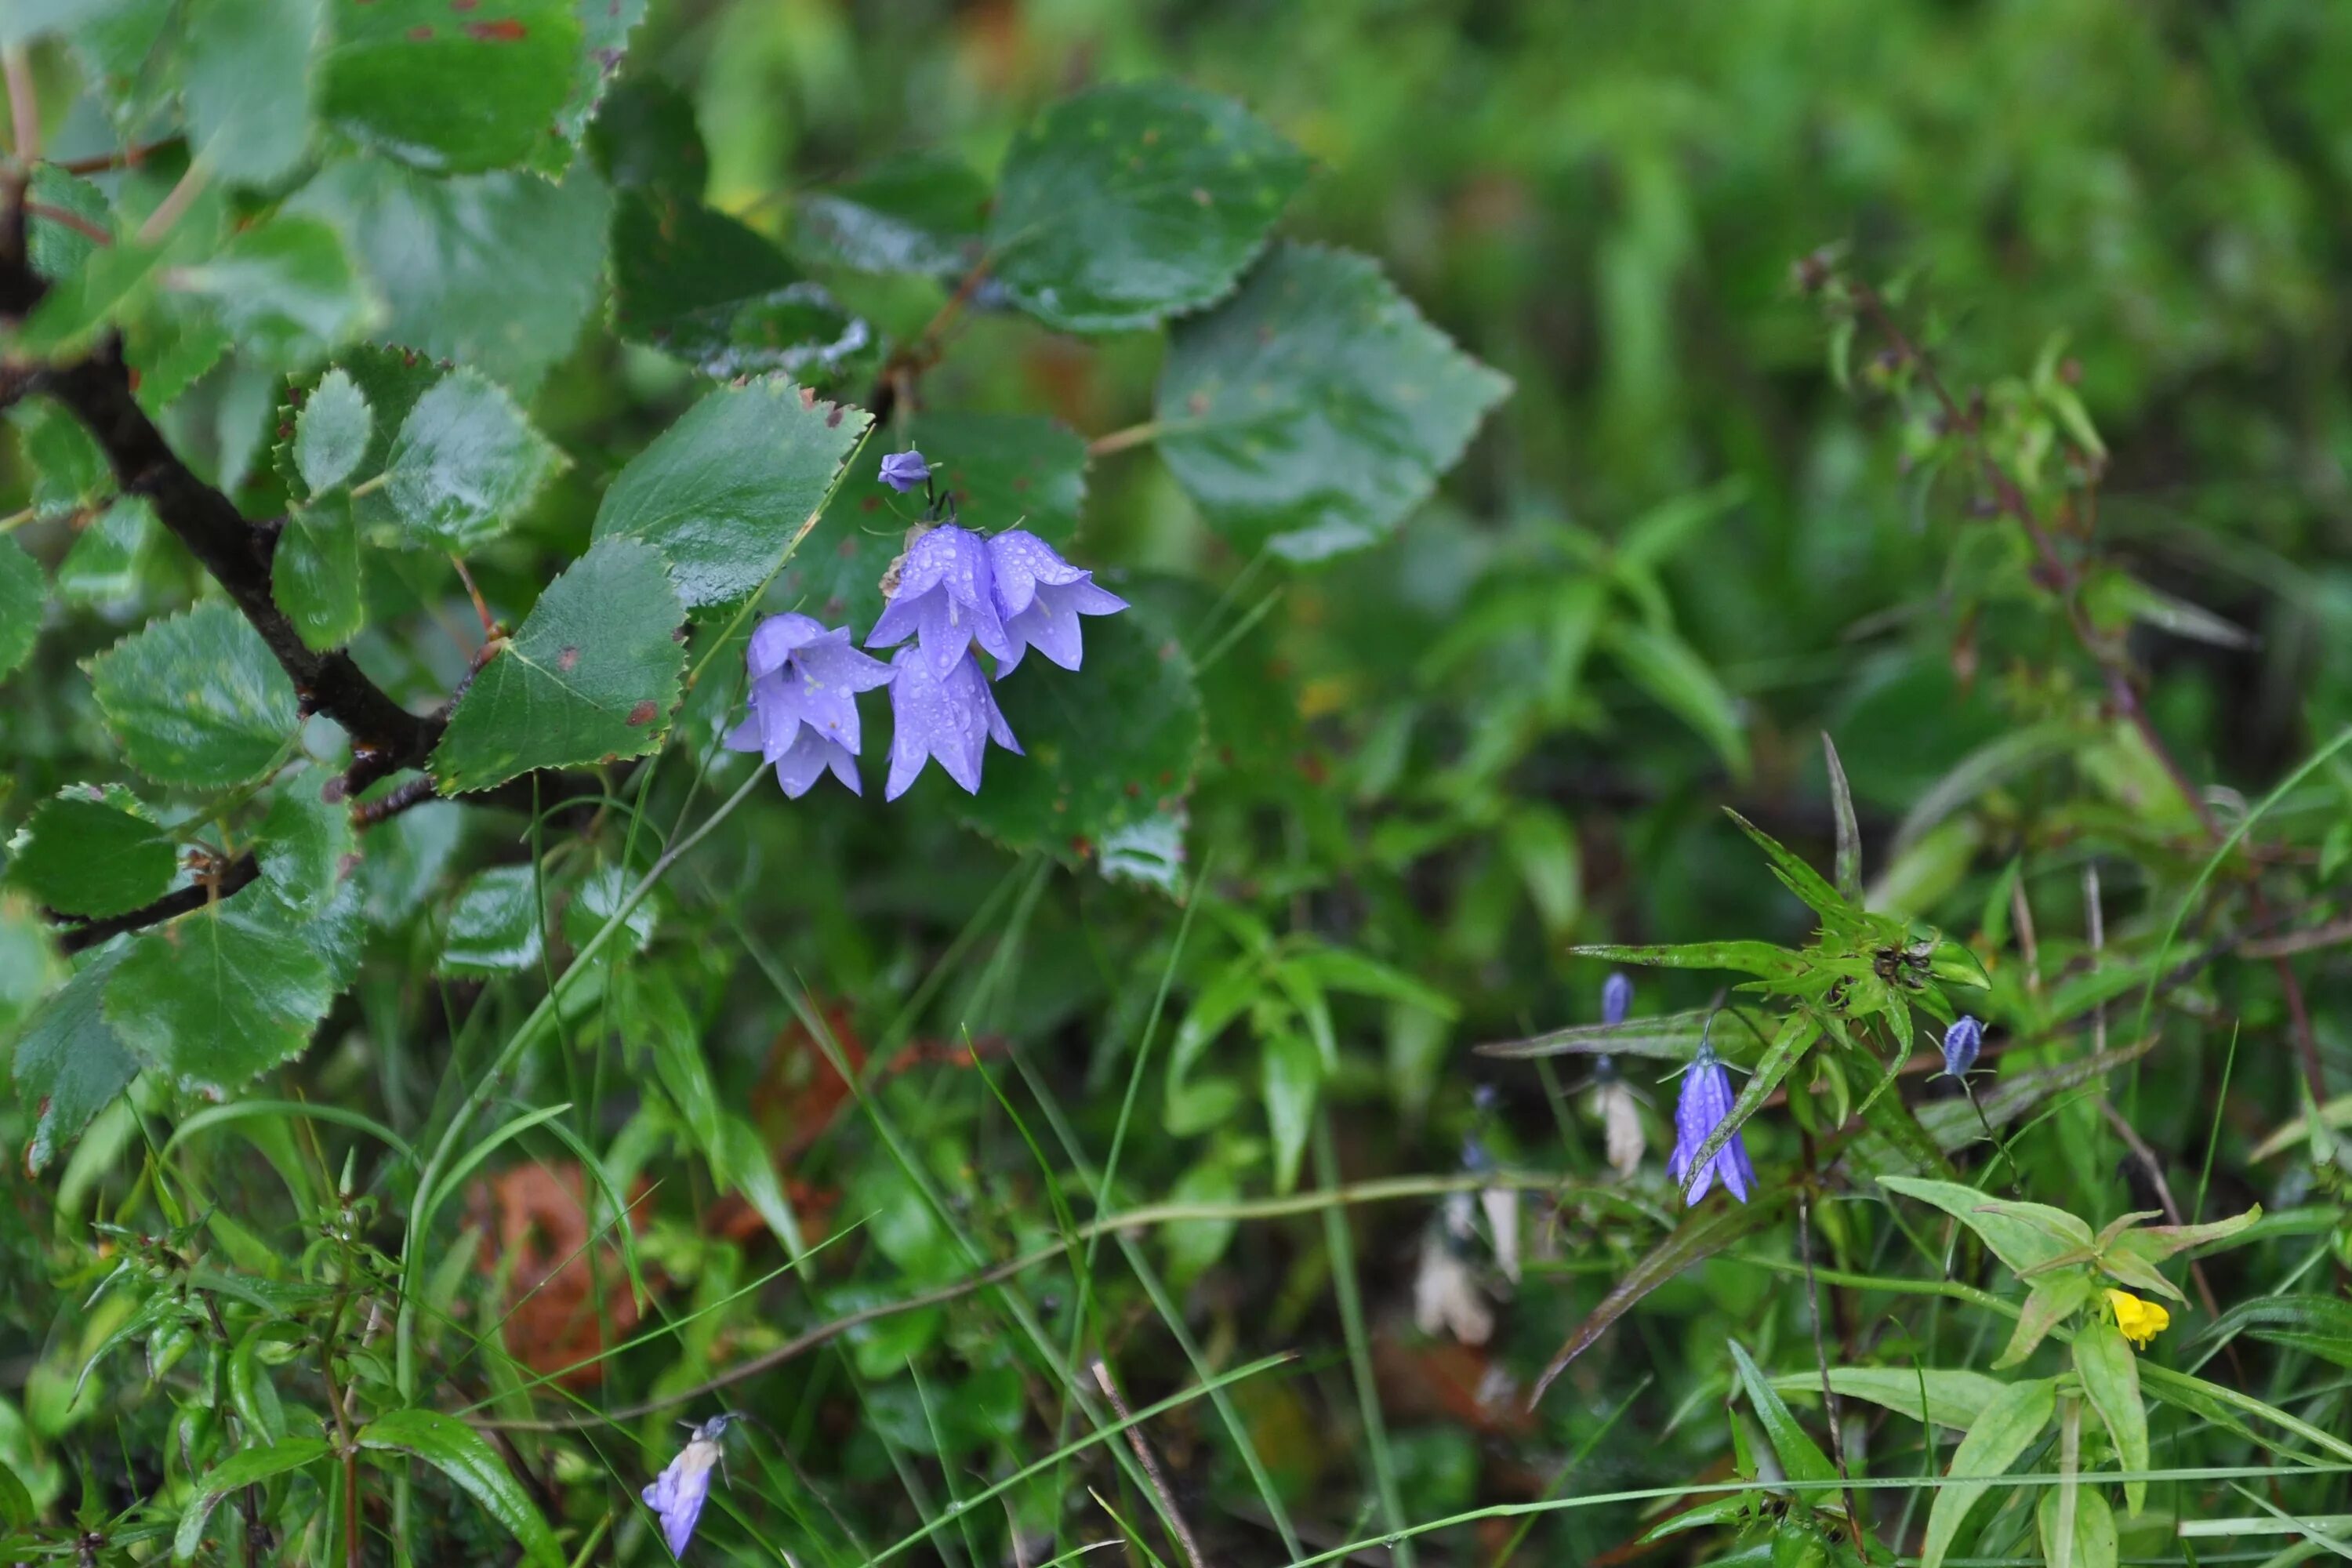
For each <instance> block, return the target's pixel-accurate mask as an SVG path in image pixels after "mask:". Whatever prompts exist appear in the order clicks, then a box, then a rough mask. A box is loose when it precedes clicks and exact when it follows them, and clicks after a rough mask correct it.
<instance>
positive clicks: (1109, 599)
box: [988, 528, 1127, 680]
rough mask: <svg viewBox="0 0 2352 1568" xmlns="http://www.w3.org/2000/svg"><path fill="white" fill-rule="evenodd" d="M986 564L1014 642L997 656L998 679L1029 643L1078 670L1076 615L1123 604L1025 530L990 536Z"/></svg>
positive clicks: (1110, 611) (1100, 612)
mask: <svg viewBox="0 0 2352 1568" xmlns="http://www.w3.org/2000/svg"><path fill="white" fill-rule="evenodd" d="M988 562H989V566H990V568H991V569H992V572H993V574H994V576H995V587H996V607H997V610H998V612H999V613H1000V614H1001V615H1002V616H1003V621H1004V635H1005V637H1006V638H1007V639H1008V640H1009V641H1010V642H1011V643H1012V645H1013V654H1012V657H1011V658H1003V659H1000V660H999V667H998V668H997V671H996V678H997V679H999V680H1002V679H1004V677H1005V674H1006V673H1007V672H1008V671H1010V670H1011V669H1012V668H1013V666H1015V665H1017V664H1019V663H1020V662H1021V656H1022V655H1023V654H1024V653H1026V652H1027V651H1028V650H1029V649H1030V648H1032V647H1034V648H1035V649H1036V650H1037V651H1038V652H1039V653H1042V654H1044V655H1045V657H1046V658H1049V659H1051V660H1052V661H1053V662H1054V663H1055V664H1058V665H1060V666H1061V667H1062V668H1064V669H1076V668H1078V661H1079V659H1080V658H1081V657H1082V656H1083V654H1084V651H1085V650H1084V648H1083V647H1081V646H1080V639H1079V637H1078V617H1079V616H1109V615H1116V614H1118V612H1119V611H1121V610H1124V609H1126V608H1127V601H1126V600H1125V599H1122V598H1120V597H1119V596H1118V595H1117V594H1114V593H1112V592H1111V591H1110V590H1109V589H1108V588H1103V587H1097V585H1096V584H1095V574H1093V573H1091V572H1088V571H1087V570H1086V569H1084V568H1083V567H1078V566H1073V565H1071V564H1070V563H1068V562H1066V561H1065V560H1063V559H1062V557H1061V555H1060V554H1059V553H1058V552H1056V551H1055V549H1054V547H1053V546H1052V545H1050V544H1048V543H1046V542H1045V541H1044V540H1042V539H1040V538H1038V537H1037V536H1036V535H1035V534H1034V533H1031V532H1028V531H1025V530H1023V529H1017V528H1016V529H1013V530H1012V531H1009V532H1005V533H999V534H993V535H991V536H990V538H989V541H988Z"/></svg>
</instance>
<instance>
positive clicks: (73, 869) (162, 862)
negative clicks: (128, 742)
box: [8, 784, 180, 916]
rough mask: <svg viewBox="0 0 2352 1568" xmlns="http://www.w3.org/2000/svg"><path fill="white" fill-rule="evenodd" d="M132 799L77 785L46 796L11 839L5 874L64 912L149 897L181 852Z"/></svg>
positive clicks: (111, 908) (129, 904)
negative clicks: (18, 834) (132, 807)
mask: <svg viewBox="0 0 2352 1568" xmlns="http://www.w3.org/2000/svg"><path fill="white" fill-rule="evenodd" d="M128 805H131V803H130V802H128V801H123V802H119V803H118V802H116V801H113V800H110V799H109V798H108V792H106V791H104V790H101V789H99V788H96V787H95V786H92V785H88V784H83V785H77V786H75V787H73V788H69V789H67V790H65V791H64V792H62V793H60V794H59V795H57V796H56V798H54V799H51V800H47V801H44V802H42V803H41V805H40V807H39V809H37V810H36V811H35V812H34V813H33V816H32V820H31V821H29V822H27V823H26V825H25V827H24V830H23V835H22V837H20V838H19V839H18V840H17V842H16V844H15V845H14V846H12V848H13V850H14V858H12V859H11V860H10V861H9V863H8V879H9V880H10V881H12V882H14V883H16V886H18V887H20V888H22V889H25V890H26V892H29V893H31V894H32V895H33V897H35V898H36V899H38V900H40V901H41V902H42V903H43V904H44V905H46V906H47V908H49V909H52V910H58V912H59V913H61V914H70V915H89V916H104V915H119V914H121V913H122V912H123V911H124V910H135V909H137V908H138V907H139V906H140V905H142V904H147V903H152V902H153V901H154V900H157V899H159V898H161V897H162V896H163V889H166V888H168V887H169V886H171V883H172V878H173V873H175V872H176V871H177V870H178V869H179V863H180V858H179V854H178V852H177V851H176V849H175V848H174V847H173V843H172V840H171V838H170V837H169V836H168V835H167V834H165V832H164V831H163V829H162V828H161V827H158V826H156V825H155V824H154V823H153V822H152V821H150V820H148V819H147V818H146V817H144V816H139V815H137V814H136V813H134V812H132V811H131V810H129V809H126V808H127V806H128Z"/></svg>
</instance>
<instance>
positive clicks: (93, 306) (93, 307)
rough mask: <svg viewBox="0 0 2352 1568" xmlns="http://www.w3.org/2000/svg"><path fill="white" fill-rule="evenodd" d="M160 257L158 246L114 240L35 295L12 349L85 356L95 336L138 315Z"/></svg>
mask: <svg viewBox="0 0 2352 1568" xmlns="http://www.w3.org/2000/svg"><path fill="white" fill-rule="evenodd" d="M105 227H106V226H105V225H104V224H101V225H100V228H101V229H104V228H105ZM162 260H163V248H162V247H158V246H152V245H142V244H140V243H139V242H138V241H137V240H135V239H133V238H132V237H130V236H128V235H118V236H116V237H115V239H114V242H113V243H112V244H111V245H108V246H104V247H100V248H99V249H98V250H96V251H95V252H93V253H92V254H91V255H90V256H89V257H88V258H86V259H85V260H84V261H83V262H82V263H81V265H80V266H79V267H77V268H75V269H74V270H73V271H71V272H69V273H68V274H66V275H65V276H64V277H63V278H61V279H58V282H57V283H56V284H55V285H54V286H53V287H51V288H50V289H49V291H48V292H47V294H44V295H43V296H42V297H41V301H40V303H39V304H37V305H36V306H34V307H33V311H32V314H30V315H29V316H27V317H26V318H25V324H24V326H23V327H22V328H20V329H19V330H18V332H17V334H16V347H17V348H18V349H19V350H21V351H22V352H23V353H26V354H28V355H39V356H41V357H44V358H49V359H66V358H70V357H72V356H73V355H75V354H78V353H85V352H87V351H88V350H89V347H90V346H91V345H92V344H93V343H94V342H97V340H98V339H99V337H100V335H102V334H103V333H105V332H106V331H110V330H111V329H112V328H113V327H115V326H117V325H118V324H120V323H121V322H122V321H125V320H127V319H130V318H132V317H135V316H137V315H138V314H139V313H140V311H141V308H142V306H143V305H144V304H145V303H146V302H147V300H149V298H150V297H151V296H152V293H153V291H154V288H155V273H156V267H157V264H158V263H160V262H161V261H162Z"/></svg>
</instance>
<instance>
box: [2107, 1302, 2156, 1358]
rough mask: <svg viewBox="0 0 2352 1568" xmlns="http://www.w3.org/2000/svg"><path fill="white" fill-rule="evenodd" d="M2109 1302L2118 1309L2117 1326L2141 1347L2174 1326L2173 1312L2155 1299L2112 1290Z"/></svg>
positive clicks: (2145, 1347)
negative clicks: (2147, 1299) (2144, 1299)
mask: <svg viewBox="0 0 2352 1568" xmlns="http://www.w3.org/2000/svg"><path fill="white" fill-rule="evenodd" d="M2107 1303H2108V1305H2110V1306H2112V1307H2114V1308H2115V1310H2116V1327H2117V1328H2119V1329H2121V1330H2122V1331H2124V1338H2126V1339H2127V1340H2129V1341H2131V1342H2132V1343H2134V1344H2136V1345H2137V1346H2138V1347H2139V1348H2140V1349H2142V1350H2146V1349H2147V1342H2148V1341H2150V1340H2152V1339H2154V1338H2156V1336H2157V1335H2158V1334H2160V1333H2162V1332H2164V1331H2165V1330H2167V1329H2168V1328H2170V1327H2171V1326H2172V1314H2171V1313H2169V1312H2168V1311H2166V1310H2164V1309H2163V1308H2161V1307H2159V1306H2158V1305H2157V1304H2156V1303H2155V1302H2153V1301H2143V1300H2140V1299H2139V1298H2138V1297H2137V1296H2135V1295H2133V1294H2132V1293H2131V1292H2130V1291H2128V1290H2110V1291H2108V1292H2107Z"/></svg>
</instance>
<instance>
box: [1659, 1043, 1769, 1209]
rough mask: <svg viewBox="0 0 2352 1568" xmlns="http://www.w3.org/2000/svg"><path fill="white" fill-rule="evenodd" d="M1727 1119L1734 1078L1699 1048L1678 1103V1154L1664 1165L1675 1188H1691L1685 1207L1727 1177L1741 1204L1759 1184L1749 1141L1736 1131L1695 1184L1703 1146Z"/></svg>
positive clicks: (1706, 1049)
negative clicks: (1694, 1163)
mask: <svg viewBox="0 0 2352 1568" xmlns="http://www.w3.org/2000/svg"><path fill="white" fill-rule="evenodd" d="M1729 1114H1731V1075H1730V1074H1729V1073H1727V1072H1726V1071H1724V1070H1723V1063H1722V1062H1721V1061H1719V1060H1717V1058H1716V1054H1715V1048H1714V1047H1711V1046H1707V1045H1701V1046H1700V1047H1699V1048H1698V1055H1697V1056H1696V1058H1693V1059H1692V1061H1691V1065H1690V1071H1688V1072H1686V1073H1685V1074H1684V1075H1683V1092H1682V1098H1681V1099H1680V1100H1676V1101H1675V1152H1674V1153H1673V1155H1672V1156H1671V1157H1669V1158H1668V1159H1667V1161H1666V1173H1667V1174H1668V1175H1670V1176H1672V1177H1674V1179H1675V1184H1677V1185H1679V1186H1684V1187H1687V1188H1688V1195H1687V1196H1686V1197H1685V1199H1684V1202H1685V1205H1687V1206H1689V1207H1692V1208H1696V1207H1697V1206H1698V1202H1699V1200H1700V1199H1701V1198H1703V1197H1705V1196H1706V1194H1707V1189H1708V1188H1709V1187H1712V1186H1713V1185H1715V1179H1716V1177H1717V1176H1721V1177H1722V1178H1723V1184H1724V1185H1725V1186H1726V1187H1727V1188H1729V1189H1730V1191H1731V1195H1732V1196H1733V1197H1735V1198H1738V1200H1739V1201H1740V1202H1741V1203H1743V1204H1744V1203H1746V1202H1747V1201H1748V1188H1750V1187H1752V1186H1754V1185H1755V1184H1756V1167H1755V1166H1754V1165H1751V1164H1749V1163H1748V1144H1747V1142H1746V1140H1745V1139H1744V1138H1743V1137H1742V1136H1741V1135H1740V1134H1739V1133H1737V1132H1734V1133H1733V1134H1732V1135H1731V1138H1730V1141H1729V1142H1727V1143H1725V1144H1724V1146H1723V1147H1722V1148H1721V1149H1720V1150H1718V1151H1717V1153H1716V1155H1715V1157H1714V1158H1713V1159H1711V1160H1709V1161H1708V1162H1707V1163H1706V1168H1705V1169H1703V1170H1699V1171H1697V1172H1696V1176H1697V1178H1698V1179H1697V1181H1696V1182H1695V1183H1694V1182H1693V1181H1692V1179H1691V1178H1692V1176H1693V1174H1694V1171H1693V1168H1692V1163H1691V1162H1692V1161H1693V1160H1695V1159H1696V1157H1697V1155H1698V1152H1699V1147H1700V1145H1702V1144H1704V1143H1705V1142H1706V1140H1707V1135H1708V1134H1709V1133H1711V1132H1713V1131H1715V1130H1716V1129H1717V1127H1719V1126H1721V1125H1722V1123H1723V1119H1724V1118H1725V1117H1726V1116H1728V1115H1729Z"/></svg>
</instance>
